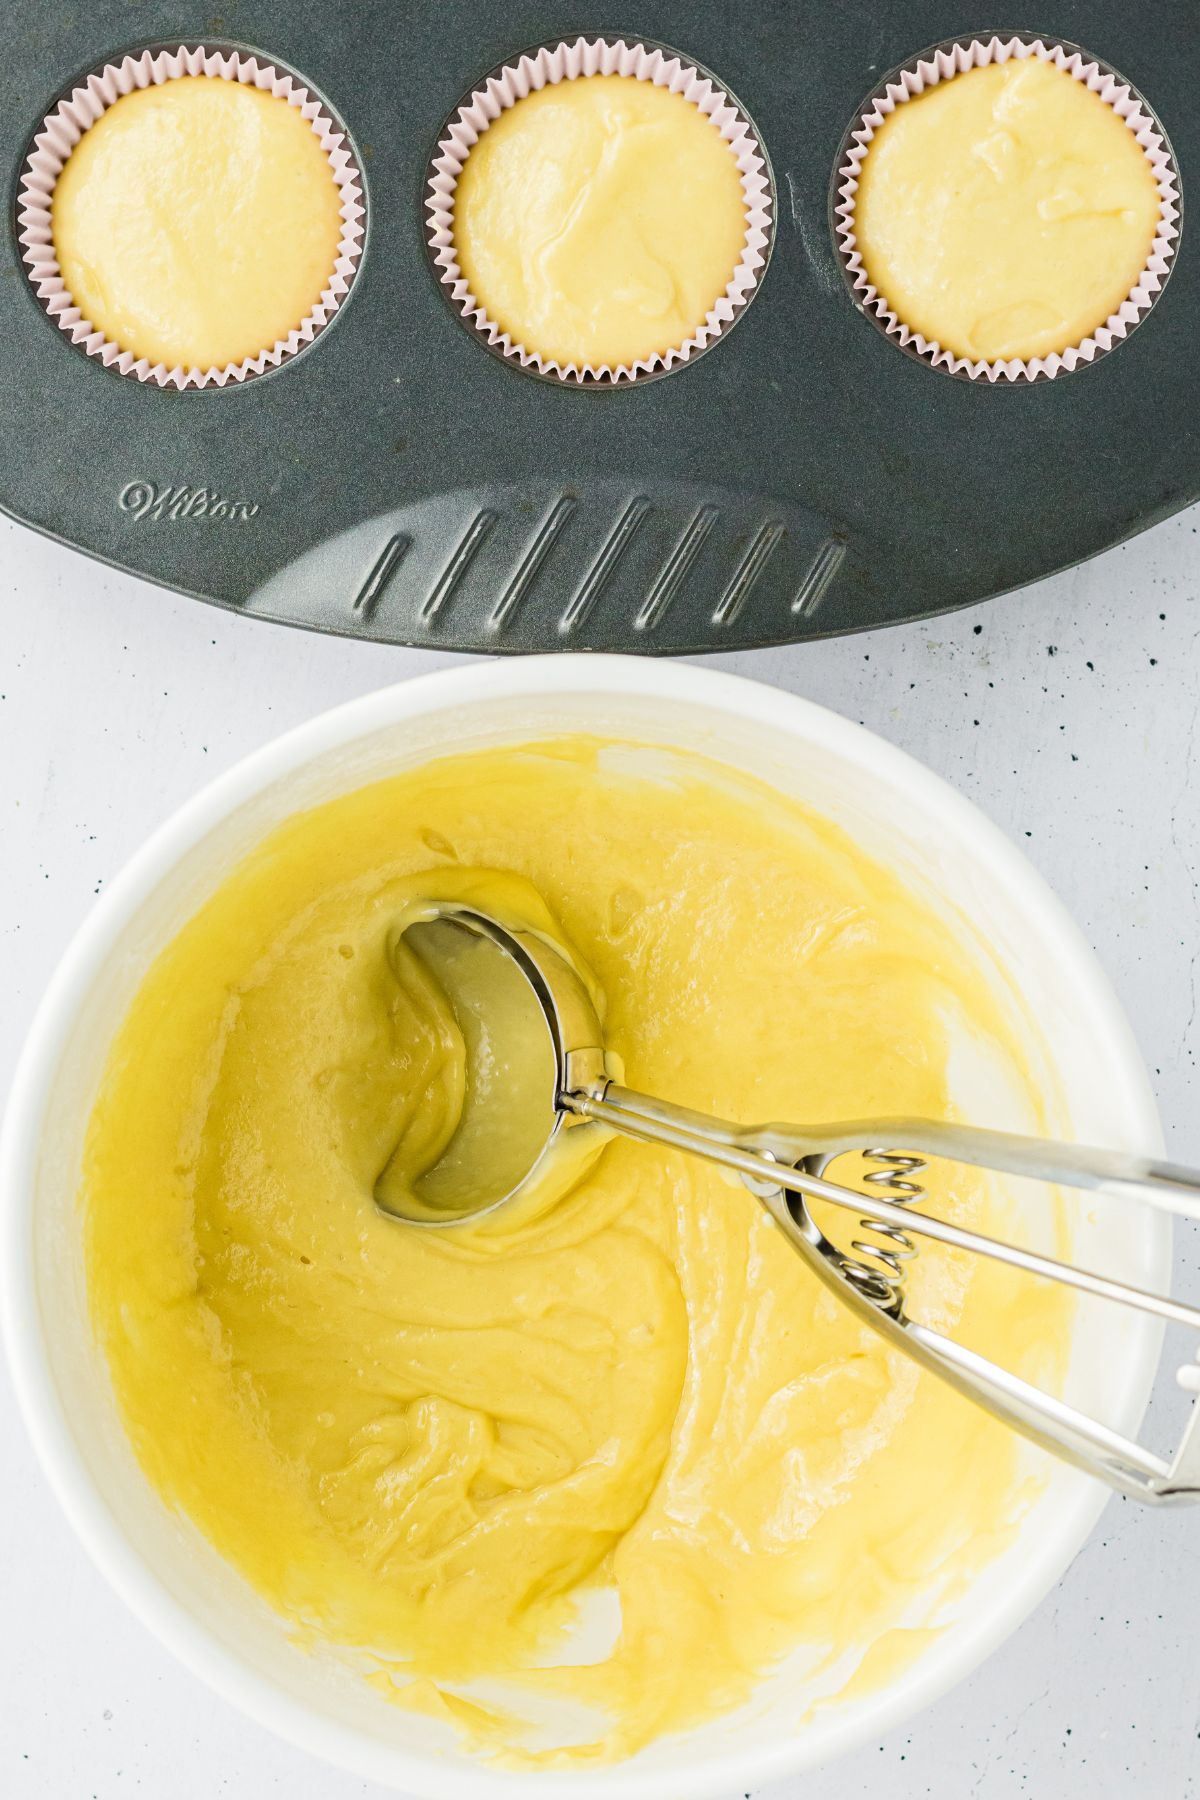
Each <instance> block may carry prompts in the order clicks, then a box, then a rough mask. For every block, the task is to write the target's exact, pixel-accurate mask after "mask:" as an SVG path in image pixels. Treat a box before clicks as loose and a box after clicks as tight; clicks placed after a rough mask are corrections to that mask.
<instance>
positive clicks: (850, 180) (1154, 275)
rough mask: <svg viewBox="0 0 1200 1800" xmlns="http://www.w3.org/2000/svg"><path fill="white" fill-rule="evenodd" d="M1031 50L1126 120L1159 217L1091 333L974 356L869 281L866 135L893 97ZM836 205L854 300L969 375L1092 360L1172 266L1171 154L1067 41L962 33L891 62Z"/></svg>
mask: <svg viewBox="0 0 1200 1800" xmlns="http://www.w3.org/2000/svg"><path fill="white" fill-rule="evenodd" d="M1031 56H1036V57H1039V58H1040V59H1041V60H1042V61H1043V62H1051V63H1053V64H1054V65H1055V67H1056V68H1059V69H1062V70H1063V71H1064V72H1065V73H1066V74H1068V75H1070V76H1072V77H1073V79H1074V80H1076V81H1080V82H1082V83H1083V84H1084V86H1085V87H1087V88H1089V89H1090V90H1091V92H1092V93H1094V94H1097V95H1099V97H1100V99H1101V100H1103V101H1104V102H1105V103H1106V104H1107V105H1109V106H1111V107H1112V109H1113V111H1114V112H1115V113H1116V114H1117V115H1118V117H1119V118H1121V119H1123V120H1124V121H1125V123H1126V125H1127V126H1128V127H1129V129H1130V131H1131V132H1132V133H1133V135H1134V137H1135V138H1136V139H1137V142H1138V143H1139V145H1140V146H1141V148H1142V150H1143V151H1144V152H1145V155H1146V158H1147V160H1148V162H1149V163H1150V166H1151V168H1152V170H1153V172H1154V179H1155V184H1156V186H1157V188H1158V196H1159V222H1158V230H1157V232H1156V233H1155V237H1154V242H1153V244H1152V245H1151V249H1150V255H1149V257H1148V258H1147V261H1146V266H1145V268H1144V270H1143V271H1142V274H1141V276H1140V277H1139V279H1138V281H1137V282H1136V283H1135V284H1134V286H1133V287H1132V289H1131V290H1130V292H1129V294H1128V296H1127V297H1126V299H1125V300H1123V301H1122V303H1121V305H1120V306H1119V307H1118V308H1117V310H1116V312H1114V313H1112V314H1111V315H1110V316H1109V318H1108V319H1106V320H1105V322H1104V324H1103V325H1101V326H1098V327H1097V329H1096V330H1095V331H1093V332H1092V333H1091V335H1090V336H1088V337H1086V338H1084V339H1082V341H1081V342H1080V343H1078V344H1072V345H1069V346H1068V347H1067V348H1066V349H1065V350H1062V351H1055V352H1053V353H1052V354H1051V355H1050V356H1037V357H1031V358H1029V359H1028V360H1026V359H1025V358H1023V357H1011V358H1008V359H1006V360H1002V361H997V362H987V361H972V360H971V358H969V357H965V356H958V355H956V354H955V353H954V352H953V351H951V350H943V349H942V347H941V345H940V344H939V343H938V342H937V340H936V339H929V338H926V337H923V336H922V334H921V333H920V332H918V331H913V330H911V329H910V328H909V326H907V325H906V324H905V323H904V321H903V320H902V319H901V318H900V317H899V316H898V315H897V313H896V312H895V311H894V310H893V309H892V307H891V305H890V304H889V302H888V299H887V296H886V295H884V294H881V293H880V292H879V290H878V289H877V288H875V287H874V286H873V285H872V283H871V281H870V279H869V277H868V275H867V271H866V268H865V266H864V263H863V258H862V252H861V251H860V250H859V248H858V240H857V236H856V233H855V229H854V215H855V206H856V202H857V196H858V186H859V176H860V173H861V170H862V165H863V163H864V161H865V160H866V157H867V154H868V152H869V150H870V147H871V140H872V139H873V137H874V136H875V133H876V132H877V131H878V130H879V128H880V126H881V125H882V124H883V122H884V120H885V119H886V118H887V117H888V115H889V114H891V113H893V112H894V111H895V110H896V108H897V107H898V106H903V105H905V104H906V103H907V102H908V101H909V100H913V99H915V98H916V97H917V95H918V94H923V93H925V92H926V91H927V90H928V89H930V88H933V87H936V86H937V85H938V84H939V83H940V82H943V81H949V80H952V79H953V78H954V76H956V75H962V74H965V73H966V71H967V70H968V69H975V68H983V67H986V66H987V65H988V64H989V63H1006V62H1009V61H1011V60H1014V59H1016V60H1020V59H1024V58H1028V57H1031ZM835 185H836V196H837V204H836V205H835V207H834V231H835V236H836V241H837V249H838V254H839V257H840V259H841V263H842V268H843V271H844V273H845V275H846V279H847V281H848V282H849V283H850V287H851V291H852V293H853V294H854V298H855V300H856V301H857V302H858V304H859V306H861V307H862V309H863V311H864V312H866V313H867V314H868V316H869V317H871V318H872V319H873V320H874V322H875V323H876V324H877V325H878V326H879V327H880V329H881V330H882V331H883V332H884V333H885V335H886V336H888V337H890V338H891V339H892V340H893V342H895V343H897V344H899V345H900V346H901V347H902V348H904V349H909V350H911V351H913V352H914V353H915V354H916V355H917V356H920V357H922V358H924V359H926V360H927V361H928V362H929V364H930V366H931V367H933V368H935V369H944V370H945V371H946V372H947V373H948V374H951V375H963V376H967V377H969V378H970V379H971V380H980V379H983V380H986V381H991V382H995V381H1000V380H1007V381H1037V380H1039V379H1042V380H1051V379H1053V377H1054V376H1056V375H1060V374H1064V373H1069V372H1070V371H1071V370H1072V369H1076V368H1079V367H1080V365H1081V364H1087V363H1091V362H1094V361H1095V360H1096V359H1097V358H1098V357H1100V356H1103V355H1105V354H1106V353H1107V352H1108V351H1109V350H1111V349H1112V348H1113V347H1114V345H1115V344H1118V343H1120V342H1121V340H1122V339H1123V338H1125V337H1127V336H1128V335H1129V333H1130V332H1131V331H1132V330H1133V328H1134V326H1135V325H1137V324H1138V323H1139V322H1140V321H1141V319H1142V318H1143V317H1144V316H1145V314H1146V313H1147V312H1148V311H1149V310H1150V308H1151V307H1152V306H1153V304H1154V302H1155V300H1156V299H1157V298H1158V295H1159V293H1160V292H1161V291H1162V288H1163V285H1164V284H1165V282H1166V279H1167V276H1168V274H1169V273H1170V268H1171V260H1172V258H1173V256H1174V254H1175V250H1176V247H1177V245H1178V242H1179V229H1180V198H1179V171H1178V169H1177V168H1176V166H1175V158H1174V156H1173V155H1172V153H1171V150H1170V147H1169V145H1168V144H1167V142H1166V139H1165V138H1164V136H1163V134H1162V132H1161V131H1160V130H1159V128H1158V126H1157V125H1156V124H1155V122H1154V120H1153V119H1152V118H1151V116H1150V113H1149V110H1148V108H1147V106H1146V104H1145V102H1144V101H1143V100H1142V98H1141V96H1140V95H1139V94H1138V92H1137V90H1136V89H1135V88H1133V87H1132V86H1131V84H1130V83H1129V82H1127V81H1124V80H1123V79H1122V78H1121V77H1120V76H1119V75H1117V74H1115V73H1114V72H1113V71H1112V70H1110V69H1106V68H1105V67H1103V66H1102V65H1101V64H1100V63H1098V62H1096V61H1095V60H1094V59H1092V58H1089V57H1087V56H1085V54H1084V53H1083V52H1082V51H1080V50H1077V49H1075V48H1074V47H1073V46H1071V45H1067V44H1065V43H1059V42H1056V41H1054V40H1050V41H1047V40H1046V39H1044V38H1040V37H1039V38H1028V39H1027V38H1022V37H1015V36H1014V37H1007V38H1000V37H995V36H993V37H990V38H987V39H982V38H962V39H957V40H953V41H950V42H947V43H945V44H942V45H939V46H938V47H937V48H936V49H935V50H933V51H931V52H928V53H927V54H926V55H925V56H923V57H920V58H918V59H917V60H916V61H915V62H913V63H912V64H911V65H906V66H905V67H903V68H901V69H900V70H898V71H897V73H896V75H895V76H894V77H893V78H892V79H891V80H890V81H888V82H887V83H886V85H885V86H884V88H883V89H882V91H881V92H880V93H878V94H876V95H875V96H874V97H873V98H872V100H871V101H870V103H869V104H868V105H867V106H866V107H865V108H864V110H863V112H862V113H861V115H860V117H859V120H858V123H857V125H856V126H855V128H854V129H853V130H852V132H851V133H850V138H849V143H848V145H847V149H846V154H845V156H844V158H843V160H842V162H841V165H840V167H839V168H838V171H837V175H836V178H835Z"/></svg>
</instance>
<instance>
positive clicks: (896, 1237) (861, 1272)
mask: <svg viewBox="0 0 1200 1800" xmlns="http://www.w3.org/2000/svg"><path fill="white" fill-rule="evenodd" d="M862 1158H863V1161H864V1162H868V1163H877V1164H879V1165H880V1166H879V1167H878V1168H874V1169H870V1170H869V1171H868V1172H867V1173H866V1174H865V1175H864V1176H863V1177H862V1182H863V1186H864V1187H874V1188H880V1189H882V1190H883V1191H884V1192H885V1193H886V1194H887V1195H888V1197H889V1198H890V1199H891V1200H892V1201H893V1202H894V1203H895V1204H896V1205H897V1206H912V1205H913V1204H914V1202H916V1201H917V1200H922V1199H924V1197H925V1189H924V1187H923V1186H922V1185H921V1183H920V1182H919V1181H914V1180H913V1179H912V1178H913V1176H914V1175H919V1174H920V1173H921V1171H922V1170H923V1169H924V1168H926V1166H927V1164H926V1160H925V1158H924V1157H921V1156H912V1155H910V1154H909V1153H908V1152H907V1151H904V1150H883V1149H879V1150H864V1151H863V1152H862ZM858 1223H859V1225H860V1227H861V1228H862V1230H863V1231H870V1232H873V1233H874V1235H875V1238H877V1239H878V1238H883V1239H884V1240H885V1242H884V1243H883V1244H882V1245H881V1244H879V1243H877V1242H872V1241H871V1240H869V1239H865V1238H855V1239H854V1240H853V1241H852V1243H851V1245H850V1248H851V1250H853V1251H855V1252H856V1253H857V1255H858V1256H859V1257H860V1258H862V1257H869V1258H870V1259H871V1260H870V1261H869V1262H866V1261H859V1262H854V1261H853V1260H852V1259H851V1258H850V1257H846V1258H845V1260H844V1262H843V1265H842V1267H843V1269H844V1271H845V1274H846V1276H847V1277H848V1279H849V1280H851V1281H853V1282H854V1284H855V1286H856V1287H858V1288H859V1289H860V1290H861V1292H862V1293H864V1294H865V1295H866V1296H867V1297H868V1298H870V1299H873V1300H876V1301H882V1302H884V1303H890V1304H891V1305H892V1306H898V1305H899V1304H900V1301H901V1299H902V1295H903V1287H904V1264H905V1263H906V1262H908V1261H910V1260H911V1258H912V1257H914V1256H916V1254H917V1246H916V1245H915V1244H914V1243H913V1240H912V1238H911V1237H910V1236H909V1235H908V1233H907V1232H906V1231H902V1230H901V1229H900V1227H899V1226H898V1225H893V1224H889V1223H888V1222H887V1221H885V1220H883V1219H866V1218H863V1219H860V1220H859V1221H858Z"/></svg>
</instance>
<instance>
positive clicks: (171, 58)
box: [17, 44, 366, 388]
mask: <svg viewBox="0 0 1200 1800" xmlns="http://www.w3.org/2000/svg"><path fill="white" fill-rule="evenodd" d="M183 75H207V76H211V77H212V78H213V79H214V80H219V81H239V82H242V83H243V84H245V85H246V86H248V87H256V88H261V89H263V90H264V91H265V92H267V93H270V94H274V95H276V96H278V98H280V99H281V100H286V101H287V103H288V105H289V106H295V107H297V108H298V109H299V111H300V112H301V114H302V115H303V116H304V118H306V119H307V120H308V122H309V124H310V125H311V126H312V128H313V130H314V132H315V133H316V135H317V138H318V140H319V142H320V145H321V148H322V150H323V151H324V152H325V154H326V156H327V157H328V158H329V164H330V167H331V169H332V171H333V178H334V181H335V182H336V183H337V188H338V194H339V196H340V200H341V218H342V232H341V239H340V242H339V244H338V253H337V260H336V262H335V264H334V267H333V272H332V274H331V275H330V278H329V284H328V286H327V287H326V288H325V289H324V291H323V293H322V294H321V298H320V300H319V301H318V302H317V304H316V306H314V307H313V309H312V311H311V312H310V313H309V314H308V316H307V317H306V318H304V319H302V320H301V322H300V324H299V325H297V326H296V327H295V328H294V329H293V330H292V331H289V332H288V334H287V336H286V337H283V338H279V339H277V341H276V342H275V343H274V344H272V345H270V346H269V347H267V348H265V349H263V350H261V351H260V352H259V353H258V355H257V356H252V357H248V358H246V360H245V361H243V362H240V363H231V364H227V365H225V366H224V367H221V368H210V369H191V368H182V367H178V366H177V367H175V368H172V369H169V368H167V366H166V365H165V364H164V363H151V362H150V361H149V359H148V358H147V357H144V356H143V357H135V356H134V354H133V352H132V351H131V350H122V349H120V348H119V346H118V345H116V344H114V343H113V342H112V341H111V339H109V338H106V337H105V336H104V333H103V332H102V331H98V330H96V328H95V327H94V326H93V325H92V323H91V321H90V320H89V319H86V318H84V316H83V314H82V312H81V311H80V308H79V307H78V306H76V304H75V302H74V299H73V298H72V296H71V294H70V292H69V290H68V288H67V285H66V282H65V281H64V280H63V276H62V271H61V269H60V268H59V266H58V259H57V257H56V255H55V252H54V237H53V233H52V231H51V225H50V205H51V200H52V198H53V194H54V187H55V183H56V182H57V180H58V178H59V175H60V174H61V173H62V169H63V165H64V163H65V162H66V160H67V158H68V157H69V156H70V154H71V152H72V150H73V149H74V148H75V146H76V144H77V143H78V142H79V140H80V138H81V137H82V136H83V134H84V132H85V131H87V130H88V129H89V127H90V126H92V125H94V124H95V123H96V120H97V119H98V118H99V117H100V115H101V114H102V113H103V112H104V111H105V110H106V109H107V108H108V107H110V106H113V105H114V104H115V103H116V102H117V101H118V100H119V99H121V97H122V96H123V95H125V94H130V93H132V92H133V91H134V89H135V88H145V87H150V86H152V85H155V84H160V83H163V82H167V81H175V80H177V79H178V78H179V77H180V76H183ZM365 222H366V208H365V204H364V200H363V189H362V178H361V175H360V172H359V167H358V163H357V161H356V160H355V158H354V155H353V152H352V151H351V149H350V146H349V143H348V140H347V137H346V134H345V132H344V131H343V130H342V129H341V128H340V127H339V126H338V125H336V124H335V123H334V121H333V120H332V119H331V118H330V117H329V114H328V112H327V111H326V109H325V107H324V104H323V102H322V101H320V100H318V99H316V98H315V97H314V96H313V95H312V94H310V93H309V91H308V89H307V88H305V87H304V86H302V85H301V84H300V82H298V81H297V79H296V78H295V76H293V75H290V74H287V73H285V72H284V71H283V70H280V69H277V68H275V67H274V66H273V65H272V64H270V63H266V62H260V61H259V60H258V58H257V57H254V56H243V55H242V54H241V53H240V52H239V51H237V50H220V49H211V48H206V47H204V46H200V45H198V46H196V47H195V48H193V49H188V48H186V47H185V46H184V45H182V44H181V45H180V46H179V48H178V49H177V50H158V51H154V50H144V51H142V52H141V54H140V55H138V56H126V57H125V58H124V59H123V60H122V61H121V62H119V63H106V64H105V65H104V67H103V68H101V69H97V70H95V71H94V72H93V73H92V74H90V75H89V76H88V77H87V79H86V80H85V81H83V82H82V83H81V84H80V85H79V86H78V87H76V88H74V89H72V91H71V93H70V94H69V95H68V96H67V97H66V98H65V99H63V100H61V101H60V102H59V104H58V105H57V106H56V107H55V109H54V111H53V112H52V113H49V114H48V115H47V117H46V118H44V119H43V120H42V123H41V125H40V127H39V128H38V130H37V132H36V133H35V135H34V139H33V146H32V148H31V149H30V151H29V153H28V155H27V157H26V159H25V164H24V167H23V168H22V170H21V178H20V184H19V189H18V194H17V237H18V241H19V243H20V245H21V256H22V260H23V262H24V264H25V272H26V274H27V275H28V277H29V281H30V285H31V286H32V288H33V291H34V293H35V294H36V296H37V298H38V300H39V301H40V302H41V304H42V306H43V307H44V309H45V311H46V313H47V314H48V316H49V317H50V318H51V319H53V320H54V322H55V324H56V325H57V326H58V327H59V329H60V331H63V332H65V333H66V335H67V337H68V338H69V339H70V340H71V342H72V343H73V344H77V345H78V346H79V347H80V348H81V349H83V350H85V351H86V352H87V354H88V355H89V356H94V357H96V358H98V360H99V361H100V362H102V363H103V364H104V366H105V368H108V369H113V370H115V371H116V372H117V373H119V374H121V375H131V376H135V377H136V379H137V380H138V381H146V382H151V383H153V384H154V385H156V386H158V387H163V388H168V387H170V388H187V387H196V388H202V387H225V386H226V385H228V384H230V383H236V382H241V381H247V380H249V378H250V377H251V376H253V375H261V374H263V373H264V371H265V370H267V369H276V368H278V367H279V366H280V364H281V363H283V362H286V361H287V360H288V359H289V358H290V357H293V356H295V355H296V354H297V353H298V352H299V351H301V350H303V349H304V348H305V347H306V346H307V345H308V344H311V343H312V342H313V340H314V339H315V338H316V337H317V336H318V334H319V333H320V332H321V331H323V330H324V329H325V327H326V326H327V325H328V323H329V321H330V320H331V319H332V318H333V316H334V314H335V313H336V312H337V311H338V309H339V307H340V306H341V305H342V303H343V301H344V300H345V298H346V295H347V294H348V293H349V291H350V286H351V283H352V282H353V280H354V277H355V274H356V273H357V271H358V266H359V262H360V260H361V257H362V250H363V234H364V229H365Z"/></svg>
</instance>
